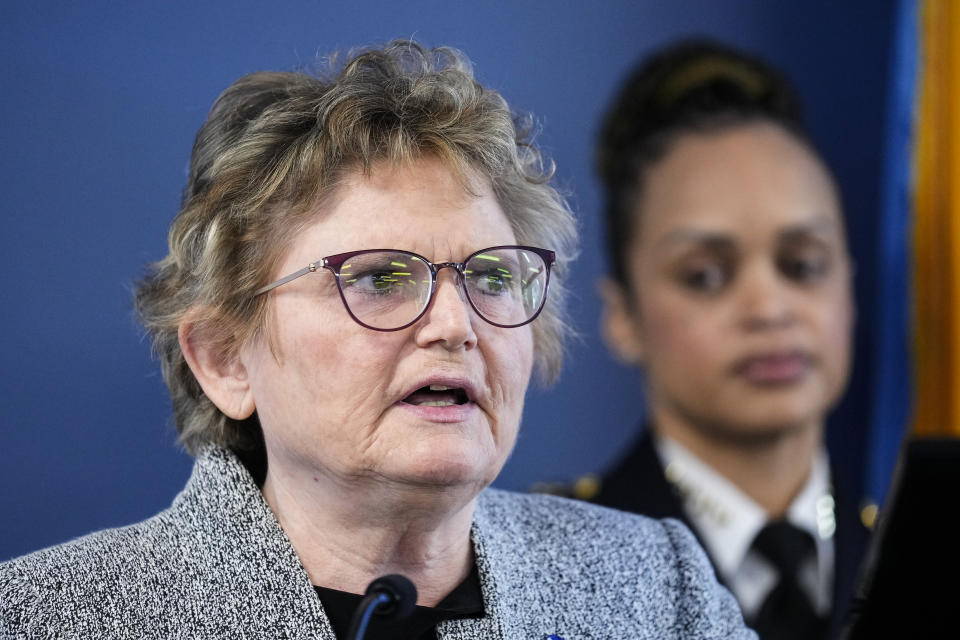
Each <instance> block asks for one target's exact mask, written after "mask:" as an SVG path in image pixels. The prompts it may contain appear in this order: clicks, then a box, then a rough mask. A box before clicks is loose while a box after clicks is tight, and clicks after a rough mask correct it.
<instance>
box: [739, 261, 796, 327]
mask: <svg viewBox="0 0 960 640" xmlns="http://www.w3.org/2000/svg"><path fill="white" fill-rule="evenodd" d="M738 288H739V290H740V291H739V293H740V295H739V310H740V313H739V315H740V320H741V323H742V325H743V326H744V328H746V329H750V330H757V329H777V328H783V327H788V326H790V325H792V324H793V322H794V321H795V320H796V311H797V309H796V307H795V304H796V303H795V296H794V292H793V289H792V287H791V284H790V283H789V282H786V281H785V280H784V278H783V277H781V275H780V273H779V272H778V271H777V270H776V268H775V267H774V266H772V265H764V266H760V265H757V266H756V267H755V268H753V269H751V270H749V271H746V272H745V273H743V274H742V277H741V279H740V282H739V287H738Z"/></svg>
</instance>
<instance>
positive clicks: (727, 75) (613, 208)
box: [597, 39, 819, 285]
mask: <svg viewBox="0 0 960 640" xmlns="http://www.w3.org/2000/svg"><path fill="white" fill-rule="evenodd" d="M755 121H766V122H772V123H774V124H777V125H779V126H782V127H783V128H784V129H786V130H787V131H789V132H790V133H792V134H794V135H795V136H796V137H797V139H798V140H800V141H801V142H803V143H804V144H805V145H807V146H808V147H810V149H811V150H812V151H813V152H814V153H815V154H816V155H818V157H819V154H817V152H816V150H815V149H814V148H813V145H812V143H811V142H810V139H809V136H808V134H807V132H806V130H805V129H804V126H803V121H802V114H801V105H800V100H799V98H798V97H797V93H796V91H795V90H794V88H793V86H792V85H791V84H790V82H789V81H788V80H787V79H786V77H784V75H783V74H781V73H780V72H779V71H777V70H776V69H774V68H773V67H771V66H770V65H769V64H767V63H766V62H764V61H763V60H761V59H760V58H758V57H757V56H754V55H750V54H747V53H744V52H741V51H738V50H736V49H733V48H731V47H728V46H726V45H723V44H720V43H717V42H714V41H711V40H706V39H694V40H684V41H681V42H678V43H676V44H674V45H671V46H669V47H667V48H665V49H661V50H660V51H658V52H656V53H655V54H654V55H652V56H650V57H648V58H646V59H645V60H644V61H643V62H641V63H640V64H638V65H637V66H636V67H635V68H634V70H633V71H632V72H631V73H630V75H629V76H628V77H627V80H626V82H625V83H624V84H623V86H622V87H621V89H620V91H619V93H618V95H617V97H616V99H615V100H614V102H613V104H612V105H611V107H610V108H609V110H608V111H607V114H606V116H605V118H604V120H603V123H602V126H601V129H600V135H599V142H598V145H597V171H598V173H599V176H600V179H601V181H602V183H603V186H604V190H605V197H606V203H605V207H606V234H607V235H606V237H607V248H608V253H609V255H610V261H611V270H612V273H611V275H612V276H613V278H614V279H615V280H616V281H618V282H620V283H621V284H624V285H626V284H627V281H628V277H627V252H628V250H629V247H630V244H631V243H632V241H633V235H634V232H635V231H636V220H637V206H638V205H639V203H640V196H641V195H642V191H643V188H644V184H643V183H644V178H645V174H646V172H647V171H648V170H649V169H650V167H652V166H653V165H654V164H656V163H657V162H658V161H659V160H661V159H662V158H663V157H664V156H665V155H666V153H667V152H668V151H669V150H670V148H671V147H672V145H673V144H674V143H675V142H676V141H677V139H678V138H680V137H681V136H683V135H684V134H688V133H702V132H710V131H717V130H722V129H725V128H729V127H732V126H738V125H743V124H748V123H751V122H755Z"/></svg>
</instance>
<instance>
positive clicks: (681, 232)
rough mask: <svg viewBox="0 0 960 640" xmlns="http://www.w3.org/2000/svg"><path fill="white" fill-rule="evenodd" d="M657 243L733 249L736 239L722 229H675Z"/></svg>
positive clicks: (666, 245) (669, 245) (661, 244)
mask: <svg viewBox="0 0 960 640" xmlns="http://www.w3.org/2000/svg"><path fill="white" fill-rule="evenodd" d="M657 244H658V245H659V246H661V247H664V248H669V247H671V246H673V245H678V244H696V245H701V246H703V245H705V246H707V247H708V248H711V249H733V248H734V247H736V245H737V241H736V239H735V238H734V237H733V236H732V235H730V234H728V233H724V232H722V231H709V230H705V229H677V230H675V231H671V232H670V233H668V234H667V235H665V236H663V238H661V239H660V241H659V242H658V243H657Z"/></svg>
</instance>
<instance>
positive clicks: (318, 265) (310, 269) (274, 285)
mask: <svg viewBox="0 0 960 640" xmlns="http://www.w3.org/2000/svg"><path fill="white" fill-rule="evenodd" d="M323 266H324V261H323V260H320V261H318V262H311V263H310V264H308V265H307V266H305V267H304V268H303V269H300V270H299V271H294V272H293V273H291V274H290V275H288V276H284V277H282V278H280V279H279V280H277V281H276V282H271V283H270V284H268V285H267V286H265V287H260V288H259V289H257V290H256V291H255V292H254V294H253V295H255V296H259V295H260V294H262V293H266V292H267V291H270V290H272V289H276V288H277V287H279V286H280V285H282V284H287V283H288V282H290V281H291V280H296V279H297V278H299V277H300V276H305V275H307V274H308V273H313V272H314V271H316V270H317V269H321V268H322V267H323Z"/></svg>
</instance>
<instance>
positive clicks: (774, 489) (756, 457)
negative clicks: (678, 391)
mask: <svg viewBox="0 0 960 640" xmlns="http://www.w3.org/2000/svg"><path fill="white" fill-rule="evenodd" d="M652 416H653V425H654V430H655V431H656V432H657V434H659V435H662V436H666V437H669V438H672V439H674V440H676V441H677V442H679V443H680V444H681V445H683V446H684V447H686V448H687V449H688V450H689V451H690V452H692V453H693V454H694V455H696V456H697V457H698V458H700V460H702V461H704V462H705V463H707V464H708V465H710V467H712V468H713V469H714V470H716V471H717V472H718V473H721V474H722V475H723V476H724V477H726V478H727V479H728V480H730V481H731V482H732V483H733V484H734V485H736V486H737V487H738V488H739V489H740V490H741V491H743V492H744V493H745V494H746V495H748V496H749V497H750V498H751V499H752V500H754V501H755V502H756V503H757V504H759V505H760V506H761V507H763V509H764V510H765V511H766V512H767V514H768V515H769V516H770V518H772V519H773V518H778V517H781V516H783V515H785V514H786V512H787V509H788V508H789V507H790V504H791V503H792V502H793V500H794V498H796V496H797V494H799V493H800V491H801V489H803V487H804V485H805V484H806V482H807V479H808V478H809V476H810V471H811V469H812V467H813V458H814V455H815V453H816V451H817V449H818V447H819V446H820V441H821V438H822V437H823V422H822V421H816V422H809V423H805V424H799V425H792V426H790V427H789V428H783V429H779V430H778V431H777V433H776V434H769V433H768V434H763V435H758V436H755V437H750V436H739V437H732V436H728V435H724V430H723V429H719V428H711V427H709V426H704V425H694V424H691V421H690V420H687V419H685V418H684V417H683V416H680V415H677V414H676V413H674V412H671V411H670V410H668V409H666V408H664V407H652Z"/></svg>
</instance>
